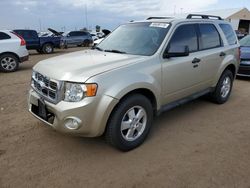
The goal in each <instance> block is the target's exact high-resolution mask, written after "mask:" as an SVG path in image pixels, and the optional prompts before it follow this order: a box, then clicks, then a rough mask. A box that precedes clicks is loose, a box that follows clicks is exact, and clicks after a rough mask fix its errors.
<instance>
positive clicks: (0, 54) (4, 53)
mask: <svg viewBox="0 0 250 188" xmlns="http://www.w3.org/2000/svg"><path fill="white" fill-rule="evenodd" d="M6 54H11V55H14V56H15V57H16V58H17V60H18V62H20V58H19V56H18V55H17V54H16V53H14V52H3V53H0V57H1V56H3V55H6Z"/></svg>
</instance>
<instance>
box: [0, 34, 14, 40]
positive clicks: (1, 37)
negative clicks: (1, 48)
mask: <svg viewBox="0 0 250 188" xmlns="http://www.w3.org/2000/svg"><path fill="white" fill-rule="evenodd" d="M10 38H11V37H10V36H9V35H7V34H6V33H3V32H0V40H6V39H10Z"/></svg>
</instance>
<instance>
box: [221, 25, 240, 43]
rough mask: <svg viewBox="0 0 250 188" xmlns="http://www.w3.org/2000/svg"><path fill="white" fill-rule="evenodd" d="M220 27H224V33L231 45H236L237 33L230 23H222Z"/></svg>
mask: <svg viewBox="0 0 250 188" xmlns="http://www.w3.org/2000/svg"><path fill="white" fill-rule="evenodd" d="M220 28H221V29H222V31H223V33H224V35H225V36H226V39H227V42H228V44H229V45H234V44H236V43H237V38H236V36H235V33H234V31H233V29H232V27H231V26H230V25H229V24H220Z"/></svg>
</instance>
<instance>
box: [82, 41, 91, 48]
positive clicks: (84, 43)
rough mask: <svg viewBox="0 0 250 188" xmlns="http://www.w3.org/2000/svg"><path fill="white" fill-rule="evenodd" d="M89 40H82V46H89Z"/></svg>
mask: <svg viewBox="0 0 250 188" xmlns="http://www.w3.org/2000/svg"><path fill="white" fill-rule="evenodd" d="M89 43H90V42H89V40H85V41H83V43H82V46H83V47H89Z"/></svg>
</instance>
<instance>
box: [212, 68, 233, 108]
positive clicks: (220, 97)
mask: <svg viewBox="0 0 250 188" xmlns="http://www.w3.org/2000/svg"><path fill="white" fill-rule="evenodd" d="M233 81H234V76H233V73H232V72H231V71H230V70H225V71H224V72H223V73H222V75H221V77H220V79H219V81H218V83H217V86H216V88H215V90H214V92H213V93H211V98H212V101H213V102H215V103H217V104H224V103H225V102H227V101H228V99H229V97H230V94H231V91H232V87H233Z"/></svg>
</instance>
